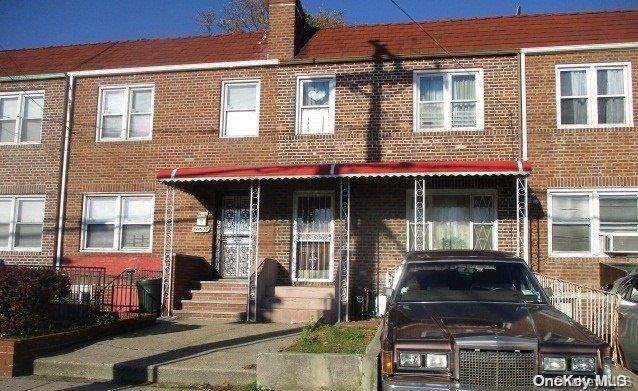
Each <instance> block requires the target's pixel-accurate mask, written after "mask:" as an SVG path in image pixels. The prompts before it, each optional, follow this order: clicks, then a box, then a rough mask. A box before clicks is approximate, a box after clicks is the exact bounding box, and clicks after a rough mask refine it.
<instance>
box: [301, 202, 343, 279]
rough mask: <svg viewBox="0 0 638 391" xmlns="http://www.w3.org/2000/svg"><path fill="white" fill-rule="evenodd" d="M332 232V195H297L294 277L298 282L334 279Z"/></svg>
mask: <svg viewBox="0 0 638 391" xmlns="http://www.w3.org/2000/svg"><path fill="white" fill-rule="evenodd" d="M332 232H333V197H332V194H331V193H326V192H318V193H300V194H297V195H296V197H295V214H294V219H293V239H292V247H293V249H292V254H293V267H294V269H295V273H294V276H295V279H296V280H297V281H307V280H314V281H330V280H331V279H332V248H333V246H332V244H333V233H332Z"/></svg>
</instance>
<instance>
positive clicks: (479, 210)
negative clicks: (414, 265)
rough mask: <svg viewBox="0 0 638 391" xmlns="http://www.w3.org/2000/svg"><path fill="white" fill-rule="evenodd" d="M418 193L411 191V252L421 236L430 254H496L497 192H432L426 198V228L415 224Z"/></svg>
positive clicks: (408, 242)
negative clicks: (461, 251)
mask: <svg viewBox="0 0 638 391" xmlns="http://www.w3.org/2000/svg"><path fill="white" fill-rule="evenodd" d="M414 207H415V205H414V192H413V191H412V190H408V197H407V208H406V209H407V219H406V220H407V228H408V229H407V233H408V241H407V248H408V251H411V250H415V243H416V242H417V240H416V236H417V235H419V236H420V237H421V238H422V239H423V243H425V247H426V249H428V250H451V249H475V250H496V249H497V247H498V238H497V226H496V196H495V193H494V192H491V191H486V192H476V191H469V190H468V191H461V190H458V191H440V192H439V191H432V192H429V193H427V194H426V196H425V224H423V223H415V219H414V217H415V216H414Z"/></svg>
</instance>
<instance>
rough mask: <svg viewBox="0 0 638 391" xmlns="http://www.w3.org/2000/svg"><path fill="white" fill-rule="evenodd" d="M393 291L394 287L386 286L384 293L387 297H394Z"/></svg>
mask: <svg viewBox="0 0 638 391" xmlns="http://www.w3.org/2000/svg"><path fill="white" fill-rule="evenodd" d="M393 293H394V289H392V288H390V287H387V288H385V291H384V293H383V294H384V296H385V297H387V298H388V299H389V298H390V297H392V294H393Z"/></svg>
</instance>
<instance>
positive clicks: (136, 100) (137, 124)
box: [129, 90, 153, 137]
mask: <svg viewBox="0 0 638 391" xmlns="http://www.w3.org/2000/svg"><path fill="white" fill-rule="evenodd" d="M152 96H153V92H152V91H151V90H132V91H131V124H130V129H129V137H148V136H150V135H151V109H152V107H151V104H152Z"/></svg>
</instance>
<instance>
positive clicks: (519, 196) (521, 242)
mask: <svg viewBox="0 0 638 391" xmlns="http://www.w3.org/2000/svg"><path fill="white" fill-rule="evenodd" d="M515 181H516V188H515V191H516V255H517V256H519V257H522V258H523V259H524V260H525V262H527V263H529V204H528V198H529V193H528V188H527V176H526V175H519V176H517V177H516V179H515Z"/></svg>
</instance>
